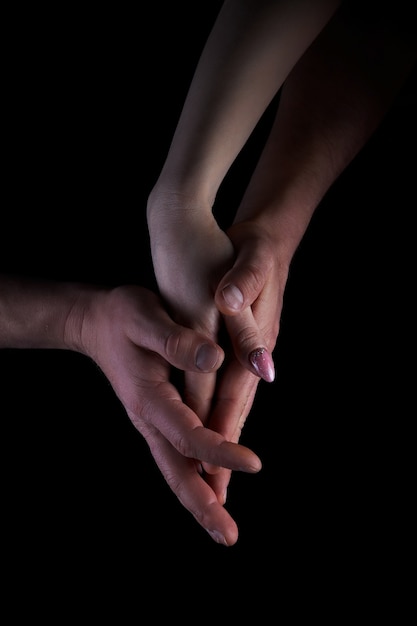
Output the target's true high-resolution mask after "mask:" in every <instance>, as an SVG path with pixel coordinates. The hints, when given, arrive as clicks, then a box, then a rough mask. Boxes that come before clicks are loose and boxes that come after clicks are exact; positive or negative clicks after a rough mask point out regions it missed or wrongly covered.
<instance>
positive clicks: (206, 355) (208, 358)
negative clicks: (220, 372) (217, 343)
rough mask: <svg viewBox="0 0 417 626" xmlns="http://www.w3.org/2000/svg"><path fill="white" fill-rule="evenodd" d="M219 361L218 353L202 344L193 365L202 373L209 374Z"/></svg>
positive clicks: (212, 347)
mask: <svg viewBox="0 0 417 626" xmlns="http://www.w3.org/2000/svg"><path fill="white" fill-rule="evenodd" d="M218 360H219V351H218V350H216V348H215V347H214V346H211V345H210V344H208V343H203V345H202V346H200V347H199V349H198V351H197V356H196V358H195V364H196V366H197V367H198V369H199V370H201V371H202V372H210V371H211V370H212V369H213V368H214V367H215V366H216V365H217V361H218Z"/></svg>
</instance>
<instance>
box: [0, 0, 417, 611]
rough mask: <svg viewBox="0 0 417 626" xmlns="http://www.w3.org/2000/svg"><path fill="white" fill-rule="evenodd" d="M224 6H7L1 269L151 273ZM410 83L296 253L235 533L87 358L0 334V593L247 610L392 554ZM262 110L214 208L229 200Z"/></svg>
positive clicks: (236, 489)
mask: <svg viewBox="0 0 417 626" xmlns="http://www.w3.org/2000/svg"><path fill="white" fill-rule="evenodd" d="M220 5H221V2H218V1H216V2H202V3H193V4H192V5H191V6H189V5H188V3H185V2H179V3H162V5H161V4H158V5H157V6H156V5H155V7H154V8H153V9H150V8H146V9H145V8H143V9H140V10H138V9H137V7H136V6H135V8H133V5H132V7H131V8H127V7H126V6H125V7H123V6H122V7H119V6H118V7H117V8H116V7H115V6H112V5H109V8H108V9H105V8H103V7H101V6H100V11H98V12H97V13H96V12H95V11H93V10H89V11H86V10H85V8H84V7H77V8H73V7H71V8H70V7H68V6H67V7H62V6H61V7H60V8H59V9H57V10H54V11H52V12H51V11H50V10H48V11H46V10H45V11H44V12H42V11H41V10H40V9H39V7H36V10H35V8H34V7H33V8H32V9H31V10H29V12H26V13H24V14H23V13H21V14H13V15H10V16H8V21H7V30H8V43H7V46H6V56H5V72H4V74H3V81H2V82H3V86H2V92H3V97H2V100H3V106H4V109H3V133H4V135H5V136H4V141H3V142H2V143H3V177H2V178H3V184H2V189H3V194H2V210H1V214H2V218H1V222H0V242H1V250H0V261H1V265H0V268H1V270H2V271H5V272H22V273H25V274H29V275H33V276H37V275H40V276H48V277H52V278H58V279H62V280H86V281H95V282H102V283H106V284H117V283H126V282H140V283H142V284H145V285H147V286H151V287H152V286H153V284H154V282H153V277H152V271H151V265H150V256H149V247H148V239H147V231H146V222H145V206H146V199H147V195H148V193H149V191H150V189H151V187H152V185H153V182H154V181H155V179H156V177H157V175H158V172H159V169H160V167H161V165H162V163H163V161H164V158H165V156H166V151H167V149H168V146H169V142H170V139H171V136H172V133H173V131H174V128H175V125H176V122H177V119H178V116H179V113H180V111H181V106H182V103H183V100H184V98H185V95H186V91H187V88H188V85H189V82H190V80H191V77H192V73H193V70H194V68H195V64H196V62H197V59H198V56H199V54H200V51H201V48H202V46H203V44H204V41H205V39H206V36H207V35H208V33H209V30H210V28H211V26H212V23H213V21H214V19H215V16H216V14H217V10H218V8H219V7H220ZM27 11H28V9H27ZM16 13H17V12H16ZM415 85H416V80H415V75H413V76H412V77H411V78H410V81H409V83H408V84H407V85H406V86H405V88H404V90H403V92H402V93H401V94H400V96H399V98H398V99H397V101H396V103H395V105H394V106H393V107H392V109H391V111H390V113H389V114H388V115H387V117H386V118H385V120H384V122H383V124H382V125H381V127H380V128H379V129H378V131H377V132H376V133H375V135H374V136H373V137H372V139H371V141H370V142H369V144H368V145H367V146H366V147H365V148H364V149H363V151H362V152H361V153H360V155H359V156H358V157H357V158H356V159H355V161H354V162H353V163H352V164H351V166H350V167H349V168H348V169H347V170H346V172H345V173H344V174H343V175H342V176H341V177H340V179H339V180H338V181H337V183H336V184H335V185H334V187H333V188H332V189H331V190H330V191H329V193H328V194H327V196H326V198H325V199H324V200H323V202H322V204H321V205H320V206H319V208H318V209H317V212H316V214H315V216H314V218H313V221H312V223H311V225H310V228H309V230H308V232H307V234H306V236H305V238H304V240H303V242H302V244H301V246H300V248H299V250H298V251H297V254H296V256H295V258H294V262H293V266H292V271H291V274H290V278H289V282H288V287H287V292H286V298H285V305H284V312H283V319H282V328H281V333H280V337H279V340H278V344H277V348H276V351H275V354H274V357H275V363H276V373H277V375H276V380H275V382H274V383H272V384H269V385H268V384H266V383H263V382H262V383H261V384H260V386H259V391H258V395H257V397H256V400H255V404H254V407H253V410H252V413H251V415H250V417H249V418H248V420H247V424H246V426H245V429H244V432H243V434H242V439H241V441H242V443H246V444H247V445H249V446H250V447H252V448H253V449H254V450H255V451H256V452H257V453H258V454H259V456H260V457H261V459H262V461H263V469H262V471H261V472H260V474H258V475H256V476H248V475H240V474H236V475H234V476H233V477H232V481H231V485H230V489H229V501H228V504H227V507H228V509H229V510H230V512H231V513H232V514H233V516H234V517H235V519H236V521H237V523H238V525H239V528H240V537H239V540H238V543H237V544H236V545H235V546H233V547H231V548H224V547H222V546H217V545H216V544H215V543H214V542H213V541H212V540H211V539H210V537H209V536H208V535H207V534H206V533H205V531H204V530H202V529H201V528H200V527H199V526H198V525H197V523H196V522H195V521H194V519H193V518H192V517H191V514H190V513H188V512H187V511H186V510H185V509H184V508H183V507H182V506H181V505H180V504H179V502H178V501H177V499H176V497H175V496H174V495H173V494H172V493H171V491H170V490H169V488H168V486H167V485H166V484H165V482H164V479H163V478H162V476H161V475H160V474H159V470H158V469H157V467H156V465H155V464H154V461H153V459H152V457H151V456H150V453H149V451H148V449H147V445H146V443H145V441H144V440H143V439H142V438H141V436H140V435H139V434H138V433H137V432H136V431H135V429H134V427H133V425H132V424H131V423H130V421H129V419H128V418H127V416H126V415H125V413H124V411H123V409H122V407H121V406H120V405H119V403H118V401H117V399H116V398H115V396H114V394H113V392H112V390H111V388H110V386H109V384H108V383H107V381H106V380H105V379H104V378H103V376H102V375H101V373H100V372H99V371H98V370H97V368H96V367H95V365H94V364H92V363H90V362H89V361H87V360H86V359H85V358H84V357H82V356H80V355H77V354H71V353H66V352H65V353H62V352H55V351H54V352H42V351H8V350H4V351H2V352H0V389H1V396H0V400H1V403H0V416H1V424H2V428H3V436H2V439H1V441H2V446H3V455H2V457H3V463H4V468H3V476H2V486H3V489H2V519H3V532H2V537H3V541H2V543H3V548H2V550H3V556H4V558H3V567H4V573H5V574H6V577H7V579H8V586H7V589H10V594H11V597H14V594H17V593H18V590H19V589H24V590H26V591H25V592H24V593H23V594H22V596H24V595H25V593H29V591H28V590H29V588H30V587H31V585H32V584H33V583H34V582H36V583H37V585H38V587H37V588H38V589H39V588H40V589H42V592H39V591H38V592H37V595H36V596H31V597H30V601H29V600H26V603H28V602H30V606H31V607H32V610H33V611H36V612H45V615H46V614H48V613H50V614H51V615H52V614H54V611H58V612H59V613H58V614H60V615H62V616H64V615H67V616H68V615H69V614H70V613H71V612H74V614H75V613H77V612H78V611H79V610H80V608H79V606H80V604H79V603H80V602H81V601H82V600H83V598H85V599H86V600H87V599H89V600H90V602H89V603H88V607H89V608H88V611H92V613H91V615H94V611H95V610H96V609H97V610H98V608H97V607H98V606H100V607H101V608H103V606H104V607H105V609H106V611H107V610H108V611H109V615H111V614H112V613H111V611H113V610H115V607H116V610H117V611H121V612H122V607H123V604H124V602H123V603H122V604H119V602H120V595H118V594H120V592H122V594H123V596H124V600H125V601H126V602H127V603H128V601H129V600H130V601H133V603H135V601H136V600H137V603H138V604H137V607H136V611H137V613H136V614H135V615H134V619H135V620H137V619H139V620H140V619H141V616H142V611H143V606H146V604H145V605H144V604H143V602H144V601H146V600H149V597H148V596H149V594H150V593H151V592H152V593H154V594H156V596H157V598H158V599H157V602H156V605H155V604H154V602H155V601H153V602H152V611H153V612H154V615H156V616H158V615H159V614H162V613H161V612H162V611H167V614H172V616H176V615H178V616H182V615H184V614H187V615H189V614H190V613H191V609H190V607H191V605H192V603H193V602H195V601H196V600H198V602H199V611H203V614H206V613H205V612H206V611H208V610H209V607H211V608H214V612H215V613H216V612H217V611H218V612H219V615H222V609H221V608H220V605H219V603H220V604H223V603H225V604H226V605H227V606H226V608H225V609H223V611H226V612H225V613H223V615H233V614H234V612H235V610H236V611H237V610H240V609H241V608H242V606H243V608H245V606H247V607H248V610H252V611H253V613H249V614H248V615H251V616H253V617H256V616H257V617H258V618H259V619H261V620H262V616H263V615H264V614H265V615H269V614H271V615H272V616H273V618H275V617H279V616H280V615H282V614H283V611H284V609H285V610H287V609H288V605H289V604H290V603H291V604H292V601H293V600H291V601H290V600H289V598H291V599H294V600H297V598H298V602H295V603H294V604H292V606H293V610H294V611H298V610H300V609H301V608H302V607H303V606H304V607H305V604H306V603H307V604H310V603H312V602H313V604H314V606H315V608H314V609H313V608H311V611H312V612H315V613H317V611H319V612H320V613H322V612H326V611H327V612H330V608H329V604H328V596H329V589H330V588H331V594H330V595H331V596H332V598H333V599H334V598H335V597H336V598H337V597H340V603H341V604H344V603H346V601H347V598H348V597H351V598H359V597H361V596H362V594H364V595H366V594H367V593H368V592H367V591H366V590H367V589H368V587H367V585H368V584H369V582H370V581H371V580H374V578H375V575H376V573H378V575H379V576H381V577H382V578H384V577H385V576H388V577H392V576H393V569H392V563H397V561H396V559H397V557H398V555H402V556H403V557H404V554H405V555H406V554H407V548H406V537H408V535H407V534H406V532H405V529H406V527H407V524H408V523H409V519H410V518H409V515H410V511H409V503H410V494H409V491H408V490H409V489H410V473H411V467H412V458H413V457H412V456H411V452H413V451H412V450H410V444H411V442H412V438H411V437H412V426H413V423H414V421H415V401H414V395H415V366H414V321H415V314H414V309H413V306H414V291H415V288H414V287H415V273H414V263H415V241H414V228H413V224H414V215H415V209H416V193H415V176H416V167H415V165H416V158H415V156H416V154H415V140H416V133H415V104H416V99H415ZM272 111H273V105H272ZM270 115H272V113H271V112H267V114H266V116H265V118H264V119H263V120H262V123H261V124H260V126H259V129H257V131H256V133H255V134H254V136H253V138H252V139H251V141H250V143H249V146H248V148H247V149H245V150H244V152H243V153H242V154H241V155H240V158H239V160H238V162H237V164H236V165H235V166H234V167H233V169H232V171H231V172H230V175H229V177H228V179H227V181H226V182H225V184H224V188H223V189H222V190H221V193H220V195H219V210H220V211H222V210H224V211H226V210H229V209H233V208H234V207H235V206H236V205H237V203H238V200H239V198H240V195H241V193H242V192H243V189H244V184H245V180H246V176H247V174H248V173H249V172H250V171H251V168H252V167H253V164H254V162H255V160H256V156H257V153H258V150H259V149H260V147H261V146H262V141H263V138H264V136H265V133H266V132H267V129H268V125H269V122H270ZM411 482H412V481H411ZM395 567H396V566H394V569H395ZM312 588H314V589H315V591H314V594H312V595H311V596H310V595H309V594H310V593H311V589H312ZM116 590H117V591H116ZM5 595H6V597H7V595H8V591H7V592H6V593H5ZM300 595H301V597H303V598H304V600H303V601H300ZM51 597H53V598H54V599H55V604H54V605H52V604H51V603H50V602H51ZM313 598H314V600H313ZM21 602H22V604H20V605H18V607H22V608H24V606H27V604H25V601H24V598H23V597H22V598H21ZM310 606H312V607H313V605H310ZM57 607H58V609H57ZM239 607H240V609H239ZM192 610H193V611H194V609H192ZM142 617H143V616H142ZM121 619H122V618H121V617H119V619H118V620H115V621H114V622H113V623H120V620H121ZM56 623H61V622H56Z"/></svg>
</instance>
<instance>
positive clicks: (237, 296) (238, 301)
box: [222, 285, 243, 311]
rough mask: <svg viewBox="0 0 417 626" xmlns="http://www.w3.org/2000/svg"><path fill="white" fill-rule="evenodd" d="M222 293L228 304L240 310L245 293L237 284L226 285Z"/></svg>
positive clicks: (235, 309)
mask: <svg viewBox="0 0 417 626" xmlns="http://www.w3.org/2000/svg"><path fill="white" fill-rule="evenodd" d="M222 294H223V298H224V301H225V302H226V304H227V305H228V306H229V307H230V308H231V309H233V310H234V311H240V309H241V308H242V304H243V295H242V292H241V291H240V289H238V288H237V287H235V285H226V287H224V289H222Z"/></svg>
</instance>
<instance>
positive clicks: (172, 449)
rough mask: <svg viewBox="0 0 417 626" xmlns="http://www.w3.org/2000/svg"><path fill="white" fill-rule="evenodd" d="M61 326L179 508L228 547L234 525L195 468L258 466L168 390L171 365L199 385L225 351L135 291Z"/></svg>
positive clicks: (84, 306)
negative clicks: (101, 379) (93, 368)
mask: <svg viewBox="0 0 417 626" xmlns="http://www.w3.org/2000/svg"><path fill="white" fill-rule="evenodd" d="M66 326H67V328H68V329H72V330H71V334H72V336H73V337H74V336H76V337H78V336H79V339H72V340H71V341H70V342H69V343H70V344H71V345H74V344H77V345H78V346H79V351H81V352H83V353H84V354H87V355H88V356H89V357H91V358H92V359H93V360H94V361H95V362H96V363H97V365H98V366H99V367H100V368H101V370H102V371H103V373H104V374H105V376H106V377H107V378H108V380H109V381H110V383H111V385H112V387H113V389H114V391H115V393H116V395H117V396H118V398H119V399H120V401H121V403H122V405H123V406H124V408H125V409H126V412H127V414H128V416H129V417H130V419H131V420H132V422H133V424H134V425H135V427H136V428H137V429H138V431H139V432H140V433H141V434H142V435H143V437H144V438H145V440H146V441H147V443H148V445H149V448H150V450H151V452H152V455H153V457H154V459H155V461H156V463H157V465H158V467H159V469H160V470H161V472H162V474H163V476H164V477H165V479H166V481H167V483H168V484H169V486H170V487H171V489H172V491H173V492H174V493H175V494H176V496H177V497H178V499H179V500H180V502H181V503H182V504H183V506H184V507H185V508H186V509H188V510H189V511H190V512H191V513H192V514H193V515H194V517H195V519H196V520H197V521H198V523H199V524H200V525H201V526H202V527H203V528H205V529H206V530H207V532H208V533H209V534H210V535H211V536H212V538H213V539H214V540H215V541H217V542H219V543H224V544H226V545H233V544H234V543H235V542H236V540H237V537H238V529H237V525H236V523H235V521H234V520H233V519H232V517H231V516H230V515H229V513H228V512H227V511H226V510H225V508H224V507H223V506H222V503H220V502H219V500H218V498H217V495H216V493H215V491H214V490H213V489H212V488H211V487H210V485H209V484H208V483H207V481H205V480H204V478H203V476H202V475H201V464H200V461H204V462H207V463H209V464H214V465H215V466H220V467H224V468H228V471H231V470H241V471H245V472H257V471H259V469H260V467H261V463H260V460H259V458H258V457H257V456H256V455H255V453H253V452H252V451H251V450H249V449H248V448H246V447H244V446H240V445H235V444H234V443H230V442H229V441H227V440H226V438H225V437H224V436H222V435H221V434H220V433H218V432H215V431H213V430H209V429H208V428H206V427H204V425H203V422H202V420H201V419H200V418H199V416H198V415H197V414H196V413H195V412H194V411H193V410H192V409H191V408H190V407H189V406H187V405H186V404H184V403H183V401H182V399H181V396H180V394H179V392H178V390H177V389H176V388H175V387H174V385H173V384H172V383H171V382H170V376H171V365H172V366H174V367H175V368H179V369H181V370H186V371H188V372H193V373H194V375H195V376H196V377H200V379H201V380H202V379H203V378H204V377H205V376H208V375H211V372H213V371H215V370H216V369H217V368H218V367H219V366H220V365H221V363H222V360H223V356H224V354H223V352H222V350H221V349H220V348H219V347H218V346H217V345H216V344H215V343H214V342H212V341H211V340H210V339H207V338H206V337H205V336H203V335H202V334H201V333H200V334H199V333H196V332H194V331H193V330H191V329H189V328H185V327H182V326H179V325H178V324H176V323H175V322H174V321H173V320H172V319H171V318H170V316H169V315H168V314H167V312H166V311H165V310H164V309H163V307H162V305H161V302H160V300H159V298H158V297H157V296H156V295H155V294H153V293H152V292H150V291H148V290H147V289H144V288H142V287H137V286H127V287H118V288H116V289H113V290H111V291H100V292H99V293H98V294H95V296H94V298H90V299H89V300H87V302H86V301H85V299H84V300H83V301H82V302H81V303H79V304H78V305H77V307H73V310H72V312H71V315H70V318H69V320H68V322H67V325H66ZM74 329H75V330H74ZM78 329H81V330H78ZM196 459H197V460H198V461H199V462H197V461H196Z"/></svg>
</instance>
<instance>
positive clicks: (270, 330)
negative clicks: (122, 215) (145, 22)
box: [147, 0, 416, 494]
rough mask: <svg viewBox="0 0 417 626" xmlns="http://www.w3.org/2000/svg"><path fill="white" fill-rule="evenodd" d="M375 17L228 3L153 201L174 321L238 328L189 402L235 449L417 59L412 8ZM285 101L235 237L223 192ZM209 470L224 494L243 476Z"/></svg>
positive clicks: (160, 276)
mask: <svg viewBox="0 0 417 626" xmlns="http://www.w3.org/2000/svg"><path fill="white" fill-rule="evenodd" d="M375 8H376V7H375V6H373V3H369V4H368V3H365V4H364V3H356V2H344V3H343V2H342V3H341V2H317V3H311V2H301V1H300V2H285V1H282V2H267V1H265V2H262V1H261V2H258V1H250V0H248V1H245V2H242V1H240V2H239V1H237V0H228V1H226V2H225V3H224V5H223V7H222V9H221V11H220V13H219V16H218V19H217V22H216V23H215V24H214V27H213V30H212V32H211V34H210V36H209V38H208V41H207V43H206V46H205V48H204V50H203V52H202V55H201V58H200V62H199V64H198V66H197V68H196V72H195V74H194V78H193V81H192V83H191V85H190V89H189V91H188V94H187V97H186V99H185V103H184V107H183V110H182V113H181V116H180V118H179V121H178V126H177V129H176V131H175V133H174V136H173V140H172V143H171V146H170V149H169V152H168V154H167V158H166V161H165V163H164V166H163V168H162V171H161V173H160V176H159V178H158V180H157V182H156V184H155V187H154V188H153V190H152V192H151V194H150V196H149V201H148V208H147V216H148V224H149V231H150V238H151V248H152V257H153V263H154V268H155V274H156V277H157V281H158V285H159V288H160V290H161V294H162V296H163V298H164V299H165V301H166V302H167V304H168V306H169V308H170V311H171V313H172V315H173V316H174V318H175V319H177V320H179V321H181V322H182V323H184V324H185V325H189V326H191V327H192V328H195V329H198V330H200V331H202V330H203V331H204V332H205V333H207V334H208V336H210V337H212V339H213V340H217V339H218V337H219V332H223V329H226V331H227V335H228V341H229V342H230V344H231V346H232V348H233V355H232V356H229V358H228V361H227V364H226V367H224V368H222V370H221V372H219V373H218V374H216V373H213V374H211V376H210V379H207V380H205V382H204V384H203V385H201V384H200V382H199V380H198V379H196V378H195V376H194V374H192V373H191V374H190V375H188V374H187V376H186V396H185V397H186V401H187V403H189V405H190V406H192V407H193V408H194V410H195V411H196V412H197V413H198V414H199V415H200V416H201V418H202V420H203V421H204V423H206V424H209V425H210V427H211V428H213V429H214V430H216V431H218V432H221V433H222V434H223V435H224V436H225V437H226V438H227V439H230V440H231V441H237V440H238V437H239V434H240V432H241V429H242V427H243V424H244V422H245V419H246V418H247V416H248V414H249V412H250V409H251V405H252V402H253V399H254V397H255V393H256V389H257V385H258V383H259V380H260V379H259V377H257V376H256V374H257V372H256V371H254V369H253V367H252V366H251V361H250V354H251V352H252V351H253V350H257V348H258V347H262V346H264V347H266V348H267V349H268V351H269V354H271V353H272V351H273V350H274V348H275V345H276V341H277V337H278V333H279V324H280V317H281V312H282V307H283V299H284V293H285V287H286V283H287V279H288V274H289V271H290V266H291V261H292V258H293V256H294V254H295V251H296V250H297V247H298V245H299V243H300V242H301V240H302V238H303V236H304V234H305V232H306V230H307V228H308V225H309V222H310V220H311V217H312V215H313V213H314V211H315V209H316V208H317V206H318V205H319V203H320V201H321V200H322V198H323V197H324V195H325V194H326V192H327V191H328V190H329V188H330V187H331V186H332V184H333V183H334V181H335V180H336V179H337V178H338V176H339V175H340V173H341V172H343V171H344V170H345V169H346V167H347V166H348V164H349V163H350V162H351V161H352V160H353V159H354V158H355V156H356V155H357V154H358V152H359V151H360V150H361V148H362V147H363V146H364V145H365V144H366V142H367V141H368V139H369V137H370V136H371V135H372V133H373V132H374V131H375V129H376V128H377V127H378V125H379V124H380V122H381V120H382V119H383V117H384V115H385V113H386V112H387V111H388V110H389V108H390V106H391V103H392V102H393V100H394V98H395V96H396V94H397V93H398V91H399V89H400V88H401V86H402V85H403V83H404V81H405V79H406V77H407V75H408V73H409V72H410V70H411V69H412V67H413V64H414V63H415V60H416V44H415V42H416V37H415V32H413V29H412V26H411V25H412V24H413V21H412V19H411V17H412V16H411V14H410V8H409V7H407V5H406V3H401V2H400V3H399V4H398V5H396V6H395V7H393V6H390V7H388V8H387V7H380V6H378V7H377V8H378V10H377V11H376V10H375ZM242 33H244V35H243V34H242ZM280 90H281V93H280V101H279V106H278V109H277V114H276V118H275V121H274V123H273V124H272V128H271V132H270V134H269V136H268V138H267V141H266V144H265V146H264V148H263V150H262V152H261V154H260V156H259V160H258V163H257V166H256V167H255V170H254V172H253V175H252V177H251V179H250V180H249V181H248V184H247V187H246V191H245V193H244V196H243V198H242V201H241V203H240V205H239V207H238V209H237V211H236V214H235V217H234V219H233V220H232V223H231V224H230V225H229V226H228V227H226V229H225V230H222V228H221V227H220V226H219V224H217V222H216V220H215V218H214V216H213V207H214V204H215V200H216V195H217V193H218V191H219V187H220V185H221V183H222V181H223V179H224V178H225V176H226V175H227V172H228V170H229V168H230V166H231V165H232V163H233V162H234V160H235V159H236V157H237V156H238V154H239V153H240V151H241V149H242V147H243V146H244V145H245V143H246V141H247V139H248V138H249V136H250V134H251V132H252V131H253V130H254V128H255V127H256V125H257V123H258V121H259V119H260V118H261V116H262V114H263V113H264V111H265V109H266V107H267V106H268V105H269V104H270V103H271V101H272V98H273V97H274V96H275V95H276V94H278V92H279V91H280ZM190 242H193V244H192V245H191V243H190ZM194 242H196V243H195V245H194ZM174 279H175V280H174ZM236 295H238V296H239V297H237V298H236ZM228 354H229V353H228ZM213 395H214V402H213V401H212V400H211V398H212V396H213ZM239 397H241V398H243V402H239V400H238V398H239ZM204 467H205V469H206V471H208V474H207V475H206V479H207V481H208V482H209V483H210V484H211V485H213V486H214V488H215V490H216V492H217V493H218V494H221V493H223V492H224V491H225V489H226V487H227V484H228V481H229V478H230V472H228V471H227V470H222V471H220V472H216V470H215V468H213V467H208V466H204Z"/></svg>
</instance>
